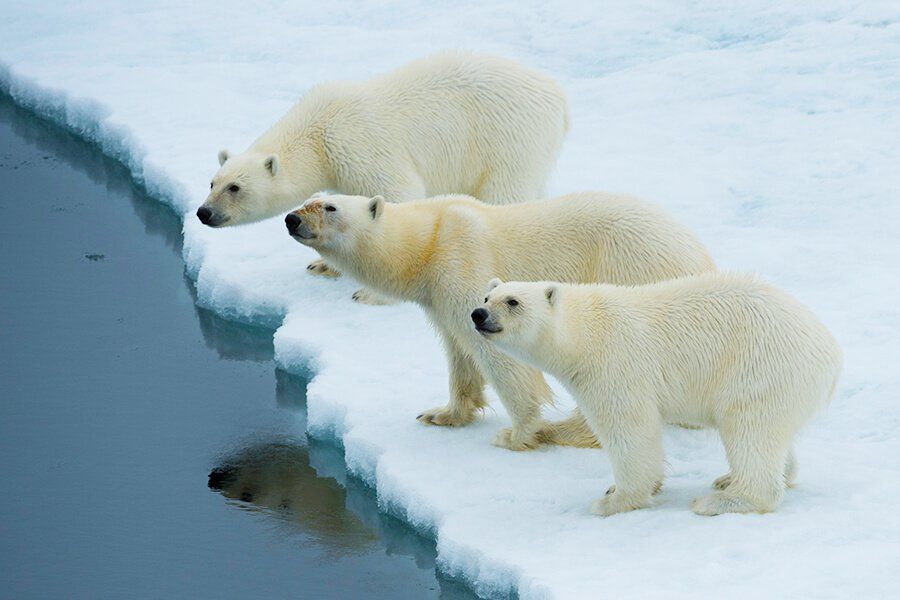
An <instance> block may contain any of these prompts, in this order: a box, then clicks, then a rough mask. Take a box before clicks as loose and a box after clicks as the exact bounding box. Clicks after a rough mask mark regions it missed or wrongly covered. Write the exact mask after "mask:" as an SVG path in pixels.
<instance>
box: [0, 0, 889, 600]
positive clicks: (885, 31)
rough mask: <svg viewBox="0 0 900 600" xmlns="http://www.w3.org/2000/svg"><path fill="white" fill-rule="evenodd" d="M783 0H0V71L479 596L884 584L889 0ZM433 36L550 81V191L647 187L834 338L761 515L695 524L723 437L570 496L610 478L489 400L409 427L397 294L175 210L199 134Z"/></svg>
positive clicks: (734, 264) (674, 440)
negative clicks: (815, 406) (829, 360)
mask: <svg viewBox="0 0 900 600" xmlns="http://www.w3.org/2000/svg"><path fill="white" fill-rule="evenodd" d="M798 4H800V3H775V2H761V1H750V2H743V3H740V6H737V5H735V4H730V3H721V2H712V1H701V2H694V3H690V4H689V5H685V4H683V3H677V4H675V3H673V4H668V3H663V2H654V1H651V2H643V3H633V2H628V1H621V2H611V3H589V2H555V1H526V2H502V3H495V4H490V3H484V2H480V1H478V2H475V1H472V2H462V3H433V4H431V3H426V2H410V3H403V2H401V3H385V4H382V3H379V2H371V3H357V2H348V1H343V0H336V1H334V2H329V3H326V4H322V3H319V2H300V3H298V2H283V3H280V2H273V3H266V4H263V5H261V4H259V3H246V2H234V1H232V0H222V1H220V2H217V3H209V5H208V6H205V7H198V6H195V5H194V4H192V3H184V2H174V1H168V2H167V1H150V2H142V3H120V2H112V1H102V0H95V1H90V2H84V3H80V4H77V5H75V4H72V5H66V6H60V5H57V4H56V3H6V4H5V5H4V7H3V11H2V12H3V19H2V21H0V65H2V66H0V89H2V91H3V92H5V93H7V94H9V95H11V96H12V97H13V98H14V99H15V100H16V101H17V102H18V103H20V104H22V105H24V106H28V107H31V108H33V109H34V110H35V111H37V112H39V113H41V114H43V115H46V116H48V117H50V118H52V119H53V120H55V121H57V122H59V123H61V124H64V125H66V126H68V127H70V128H72V129H73V130H75V131H77V132H79V133H81V134H82V135H83V136H84V137H86V138H90V139H92V140H94V141H96V142H98V143H99V144H100V145H101V146H102V147H103V148H104V149H105V150H106V151H107V152H108V153H109V154H111V155H112V156H114V157H116V158H119V159H120V160H122V161H123V162H124V163H126V164H127V165H129V166H130V168H131V169H132V171H133V172H134V174H135V176H136V177H137V178H138V179H140V180H141V181H143V182H144V184H145V185H146V186H147V188H148V189H149V190H150V192H151V193H153V194H155V195H156V196H157V197H159V198H160V199H161V200H163V201H165V202H168V203H170V204H171V205H172V206H174V207H175V208H176V209H178V210H180V211H184V212H185V213H186V219H185V226H184V235H185V245H184V248H185V250H184V252H185V259H186V261H187V264H188V268H189V270H190V272H191V274H192V276H193V277H195V278H196V280H197V288H198V291H199V302H201V303H202V304H203V305H204V306H206V307H209V308H212V309H214V310H216V311H218V312H219V313H221V314H223V315H225V316H227V317H231V318H235V319H243V320H251V321H262V322H266V323H271V324H275V325H280V327H279V328H278V331H277V333H276V336H275V344H276V350H277V358H278V361H279V363H280V364H281V365H282V366H283V367H284V368H285V369H288V370H291V371H300V370H306V369H310V370H312V372H314V373H315V378H314V379H313V381H312V383H311V384H310V389H309V419H310V420H309V427H310V433H311V434H312V435H314V436H322V437H329V436H334V437H336V438H337V439H339V440H340V441H341V442H342V443H343V446H344V449H345V452H346V459H347V465H348V467H349V469H350V470H351V471H352V472H353V473H354V474H355V475H357V476H359V477H361V478H363V479H364V480H365V481H367V482H369V483H370V484H371V485H373V486H374V487H375V488H376V489H377V493H378V498H379V502H380V503H381V505H382V506H383V507H384V508H385V509H386V510H389V511H391V512H393V513H396V514H399V515H402V516H403V517H404V518H405V519H407V520H408V521H409V522H410V523H412V524H413V525H415V526H417V527H419V528H421V529H422V530H424V531H428V532H430V533H431V534H433V535H434V536H435V538H436V540H437V547H438V552H439V563H440V567H441V568H442V569H443V570H444V571H445V572H446V573H448V574H450V575H453V576H458V577H461V578H464V579H466V580H468V581H469V582H470V583H471V584H472V586H473V587H474V588H475V589H476V590H477V591H478V592H479V593H482V594H485V595H498V594H507V593H511V592H516V593H518V594H519V595H520V596H521V597H523V598H534V597H541V598H544V597H558V598H576V597H609V598H628V597H633V598H654V597H665V598H678V597H697V596H703V595H712V594H715V595H716V596H718V597H728V598H736V597H812V596H815V597H819V598H823V597H846V596H853V597H866V598H874V597H886V596H888V595H891V594H896V593H897V590H898V589H900V570H898V569H897V568H896V567H897V564H898V562H900V517H898V510H897V499H898V497H900V442H898V436H897V432H898V428H900V403H898V397H900V374H898V368H897V364H898V358H900V316H898V315H900V301H898V294H900V281H898V277H900V275H898V270H897V265H898V264H900V242H898V237H897V232H898V231H900V198H898V195H900V4H898V3H896V2H866V3H856V2H849V1H848V2H816V3H808V5H807V6H797V5H798ZM456 47H463V48H469V49H473V50H479V51H488V52H494V53H498V54H502V55H505V56H508V57H511V58H515V59H518V60H521V61H524V62H526V63H528V64H530V65H532V66H535V67H538V68H541V69H543V70H545V71H547V72H549V73H551V74H553V75H554V76H556V77H557V78H558V79H559V80H560V81H561V82H562V83H563V85H564V86H565V88H566V90H567V92H568V94H569V97H570V101H571V104H572V131H571V133H570V135H569V138H568V140H567V142H566V146H565V149H564V151H563V156H562V158H561V160H560V163H559V165H558V167H557V169H556V171H555V175H554V178H553V180H552V182H551V192H552V193H554V194H558V193H563V192H568V191H575V190H588V189H599V190H609V191H623V192H629V193H634V194H638V195H641V196H644V197H646V198H649V199H653V200H655V201H657V202H660V203H662V204H664V205H666V206H668V207H669V208H670V209H671V210H672V211H673V212H674V213H676V214H677V215H678V216H679V217H680V218H681V219H682V220H683V221H684V222H686V223H687V224H689V225H690V226H691V227H693V228H694V230H695V231H697V232H698V234H699V236H700V237H701V239H703V240H704V242H706V244H707V245H708V246H709V248H710V250H711V251H712V253H713V256H714V257H715V258H716V260H717V262H718V264H719V265H720V266H721V267H724V268H728V269H739V270H750V271H756V272H759V273H761V274H763V275H764V276H765V277H766V278H768V279H770V280H772V281H774V282H775V283H777V284H778V285H780V286H781V287H783V288H785V289H786V290H788V291H789V292H791V293H792V294H794V295H796V296H797V297H799V298H800V299H801V300H803V301H804V302H805V303H807V304H809V305H810V306H811V307H813V309H814V310H815V311H816V312H817V313H818V314H819V315H820V316H821V317H822V319H823V320H824V321H825V323H826V324H827V325H828V326H829V327H830V328H831V329H832V330H833V331H834V333H835V334H836V336H837V337H838V339H839V340H840V342H841V344H842V345H843V347H844V350H845V352H846V370H845V374H844V376H843V379H842V383H841V385H840V389H839V391H838V394H837V397H836V398H835V401H834V402H833V404H832V405H831V407H830V409H829V410H828V411H827V412H825V413H824V414H822V415H820V416H819V417H818V418H817V419H816V420H815V421H814V422H813V423H812V424H811V425H810V426H809V427H808V428H807V429H806V430H805V431H804V433H803V435H802V436H801V438H800V439H799V443H798V446H797V451H798V456H799V460H800V468H801V470H800V477H799V486H798V487H797V488H796V489H794V490H791V491H789V492H788V494H787V496H786V499H785V502H784V504H783V505H782V507H781V508H780V509H779V511H778V512H776V513H774V514H769V515H744V516H739V515H726V516H721V517H716V518H702V517H698V516H696V515H694V514H692V513H691V512H690V511H689V510H688V503H689V500H690V499H691V498H692V497H694V496H697V495H699V494H702V493H704V492H706V490H708V489H709V485H710V483H711V482H712V480H713V478H715V477H716V476H718V475H721V474H722V473H724V472H725V470H726V465H725V459H724V454H723V452H722V450H721V446H720V443H719V441H718V438H717V437H716V436H715V435H714V434H711V433H708V432H700V431H684V430H676V429H672V430H670V431H668V432H667V435H666V450H667V457H668V469H667V473H668V478H667V480H666V484H665V487H664V489H663V492H662V493H661V494H660V496H659V497H658V506H657V507H655V508H653V509H649V510H641V511H637V512H633V513H629V514H625V515H619V516H616V517H613V518H610V519H600V518H597V517H594V516H591V515H590V514H588V510H587V509H588V505H589V503H590V501H591V500H593V499H595V498H596V497H598V496H600V495H601V494H602V493H603V491H604V490H606V488H607V486H608V485H609V484H610V483H611V481H612V475H611V473H610V467H609V463H608V461H607V459H606V457H605V455H604V453H603V451H600V450H575V449H563V448H542V449H540V450H538V451H535V452H529V453H512V452H507V451H505V450H501V449H498V448H494V447H492V446H491V445H490V440H491V437H492V435H493V433H494V432H495V430H496V429H497V428H499V427H501V426H504V425H505V424H506V423H507V417H506V415H505V413H504V412H503V410H502V408H499V407H497V408H494V409H491V410H488V412H487V414H486V415H485V418H484V419H483V420H482V421H480V422H479V423H477V424H476V425H474V426H472V427H468V428H465V429H462V430H445V429H439V428H427V427H423V426H422V425H420V424H419V423H417V422H416V420H415V416H416V415H417V414H418V412H419V411H420V409H422V408H428V407H431V406H435V405H438V404H442V403H443V402H444V401H445V399H446V395H447V381H446V376H447V373H446V366H445V364H444V360H443V358H442V355H441V351H440V348H439V345H438V342H437V340H436V338H435V335H434V334H433V332H432V331H431V330H430V328H429V327H428V325H427V324H426V322H425V319H424V318H423V316H422V314H421V313H420V311H419V310H418V309H417V308H416V307H414V306H389V307H368V306H358V305H354V304H352V303H351V301H350V293H351V291H352V290H353V289H354V287H355V286H354V285H353V283H352V282H349V281H329V280H322V279H318V278H313V277H309V276H308V275H307V274H306V271H305V266H306V264H307V262H308V261H309V260H310V259H311V258H312V254H311V253H310V252H309V251H308V250H306V249H304V248H303V247H301V246H300V245H298V244H296V243H295V242H293V241H292V240H290V239H289V238H288V236H287V235H286V233H285V231H284V227H283V224H282V223H281V220H280V219H273V220H270V221H267V222H263V223H259V224H257V225H252V226H247V227H241V228H235V229H225V230H212V229H207V228H204V227H203V226H201V225H200V223H199V222H198V221H197V220H196V219H195V218H193V217H192V215H190V211H191V209H193V208H195V207H196V206H197V205H198V204H199V203H200V202H201V201H202V200H203V198H204V197H205V195H206V190H207V186H208V181H209V178H210V176H211V175H212V174H213V173H214V172H215V170H216V168H217V162H216V151H217V150H218V149H219V148H220V147H229V148H232V149H238V150H239V149H242V148H243V147H245V146H246V145H247V144H249V143H250V142H251V141H252V140H253V139H254V138H255V136H256V135H258V134H259V133H261V132H262V131H263V130H264V129H265V128H266V127H268V126H269V125H270V124H271V123H272V122H274V120H275V119H276V118H277V117H279V116H280V115H281V114H283V113H284V112H285V111H286V110H287V108H288V107H289V106H290V105H291V104H292V103H293V102H294V101H295V100H296V99H297V98H298V97H299V96H300V95H301V94H302V93H303V92H304V91H305V90H306V89H308V88H309V87H310V86H312V85H313V84H315V83H317V82H320V81H324V80H329V79H339V78H345V79H353V78H366V77H369V76H371V75H372V74H374V73H377V72H383V71H387V70H389V69H392V68H394V67H396V66H399V65H401V64H403V63H405V62H406V61H408V60H411V59H413V58H416V57H419V56H422V55H424V54H426V53H429V52H432V51H436V50H439V49H444V48H456ZM282 321H283V323H282ZM558 405H559V406H558V412H559V413H564V412H566V411H567V410H568V408H570V407H571V405H572V404H571V400H570V399H568V398H567V397H565V395H562V394H561V395H560V398H559V402H558ZM494 406H497V404H496V402H495V403H494Z"/></svg>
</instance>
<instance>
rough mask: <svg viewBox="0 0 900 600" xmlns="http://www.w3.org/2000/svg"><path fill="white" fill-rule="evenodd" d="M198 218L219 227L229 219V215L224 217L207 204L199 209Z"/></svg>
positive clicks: (209, 224) (204, 222)
mask: <svg viewBox="0 0 900 600" xmlns="http://www.w3.org/2000/svg"><path fill="white" fill-rule="evenodd" d="M197 218H198V219H200V222H201V223H203V224H204V225H208V226H209V227H219V226H220V225H223V224H224V223H225V221H227V220H228V218H227V217H223V216H222V215H221V214H219V213H217V212H215V211H214V210H213V209H211V208H210V207H208V206H206V205H205V204H204V205H203V206H201V207H200V208H198V209H197Z"/></svg>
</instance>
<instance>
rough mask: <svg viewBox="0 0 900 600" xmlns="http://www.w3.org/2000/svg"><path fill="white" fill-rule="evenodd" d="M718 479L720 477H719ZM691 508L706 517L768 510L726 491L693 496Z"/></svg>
mask: <svg viewBox="0 0 900 600" xmlns="http://www.w3.org/2000/svg"><path fill="white" fill-rule="evenodd" d="M726 477H727V475H726ZM719 479H722V478H721V477H720V478H719ZM717 481H718V480H717ZM691 510H692V511H694V512H695V513H697V514H698V515H704V516H707V517H713V516H715V515H721V514H725V513H749V512H768V510H766V509H762V508H760V507H759V506H756V505H755V504H754V503H753V502H751V501H750V500H748V499H747V498H744V497H742V496H738V495H737V494H729V493H728V492H727V491H723V492H714V493H712V494H709V495H706V496H700V497H699V498H694V501H693V502H691Z"/></svg>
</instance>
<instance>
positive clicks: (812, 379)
mask: <svg viewBox="0 0 900 600" xmlns="http://www.w3.org/2000/svg"><path fill="white" fill-rule="evenodd" d="M489 288H490V289H489V292H488V295H487V298H485V300H484V303H483V304H482V305H481V306H479V307H478V308H476V309H475V310H474V311H473V312H472V314H471V320H472V321H473V322H474V324H475V326H474V328H473V329H474V330H475V331H478V332H479V334H480V335H481V336H482V338H483V339H484V340H486V341H487V342H489V343H490V344H492V345H494V346H496V347H497V348H498V349H501V350H502V351H504V352H506V353H508V354H509V355H510V356H513V357H516V358H518V359H520V360H523V361H525V362H526V363H528V364H531V365H533V366H535V367H537V368H539V369H541V370H544V371H546V372H548V373H550V374H552V375H554V376H555V377H557V378H558V379H559V380H560V381H561V382H562V383H563V384H564V385H565V386H566V388H567V389H568V390H569V391H570V392H571V394H572V395H573V396H574V397H575V399H576V402H577V403H578V407H579V409H581V412H582V414H583V415H584V416H585V417H586V419H587V421H588V423H589V424H590V426H591V428H592V429H593V430H594V432H595V433H596V434H597V438H598V439H599V440H600V442H601V443H602V444H603V445H604V446H605V447H606V449H607V451H608V452H609V457H610V461H611V462H612V468H613V475H614V477H615V485H614V486H613V487H611V488H610V490H609V491H608V492H607V493H606V495H605V496H604V497H603V498H601V499H599V500H597V501H596V502H594V504H593V505H592V507H591V510H592V512H594V513H596V514H599V515H602V516H609V515H612V514H615V513H619V512H624V511H629V510H634V509H637V508H643V507H645V506H648V505H649V504H650V497H651V495H652V494H653V493H654V490H656V489H658V486H659V484H660V482H661V481H662V479H663V447H662V424H663V422H679V423H688V424H692V425H695V426H701V427H714V428H716V429H717V430H718V431H719V434H720V436H721V437H722V441H723V443H724V445H725V451H726V453H727V456H728V463H729V465H730V467H731V471H730V473H728V474H727V475H725V476H723V477H720V478H719V479H717V480H716V481H715V483H714V484H713V485H714V487H715V488H716V489H717V490H718V491H716V492H714V493H712V494H710V495H707V496H702V497H699V498H697V499H695V500H694V501H693V504H692V509H693V510H694V512H696V513H697V514H700V515H718V514H721V513H728V512H736V513H746V512H769V511H772V510H774V509H775V508H776V507H777V506H778V505H779V504H780V503H781V500H782V496H783V495H784V487H785V484H787V485H791V484H792V483H793V481H794V477H795V476H796V470H797V463H796V460H795V458H794V452H793V438H794V435H795V434H796V433H797V431H798V429H799V428H800V427H801V426H802V425H803V424H804V423H805V422H806V421H807V420H809V419H810V417H812V415H813V414H814V413H815V412H816V411H817V410H818V409H820V408H822V407H824V406H825V405H827V404H828V403H829V402H830V400H831V398H832V396H833V395H834V390H835V387H836V385H837V381H838V377H839V375H840V372H841V363H842V357H841V349H840V347H839V346H838V344H837V342H836V341H835V339H834V338H833V337H832V335H831V334H830V333H829V332H828V330H827V329H826V328H825V326H824V325H822V323H821V322H820V321H819V320H818V319H817V318H816V317H815V315H813V314H812V312H811V311H810V310H809V309H808V308H806V307H805V306H803V305H802V304H800V303H799V302H798V301H797V300H795V299H794V298H792V297H791V296H789V295H787V294H786V293H784V292H782V291H780V290H778V289H776V288H774V287H773V286H771V285H769V284H768V283H765V282H764V281H762V280H760V279H758V278H756V277H752V276H748V275H741V274H731V273H722V272H713V273H704V274H701V275H696V276H688V277H681V278H678V279H674V280H671V281H664V282H661V283H655V284H650V285H642V286H635V287H624V286H614V285H566V284H560V283H547V282H539V283H521V282H510V283H500V282H499V281H492V282H491V284H490V286H489Z"/></svg>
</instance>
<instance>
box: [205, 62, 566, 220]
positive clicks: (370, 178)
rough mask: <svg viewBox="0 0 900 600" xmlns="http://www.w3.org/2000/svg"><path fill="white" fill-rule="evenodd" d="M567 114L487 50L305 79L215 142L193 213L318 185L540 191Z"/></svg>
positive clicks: (213, 213)
mask: <svg viewBox="0 0 900 600" xmlns="http://www.w3.org/2000/svg"><path fill="white" fill-rule="evenodd" d="M568 123H569V113H568V105H567V102H566V97H565V93H564V91H563V90H562V88H561V87H560V86H559V84H557V83H556V82H555V81H554V80H553V79H551V78H550V77H548V76H546V75H544V74H542V73H540V72H538V71H535V70H532V69H530V68H527V67H525V66H523V65H520V64H518V63H516V62H513V61H510V60H506V59H503V58H498V57H494V56H487V55H482V54H473V53H468V52H458V51H457V52H449V53H443V54H436V55H433V56H429V57H427V58H423V59H420V60H417V61H414V62H412V63H410V64H408V65H406V66H404V67H402V68H400V69H398V70H396V71H394V72H391V73H388V74H386V75H383V76H381V77H376V78H374V79H371V80H369V81H365V82H331V83H324V84H322V85H319V86H317V87H315V88H313V89H312V90H310V91H309V93H307V94H306V95H305V96H304V97H303V98H302V99H301V100H300V101H299V102H298V103H297V104H296V105H295V106H294V107H293V108H292V109H291V110H290V111H289V112H288V113H287V114H286V115H285V116H284V117H282V118H281V120H279V121H278V122H277V123H276V124H275V125H274V126H273V127H272V128H271V129H269V130H268V131H267V132H265V133H264V134H263V135H262V136H260V138H259V139H257V140H256V141H255V142H254V143H253V144H252V145H251V146H250V147H249V148H248V149H247V150H246V151H245V152H244V153H242V154H239V155H234V156H233V155H230V154H229V153H228V152H227V151H224V150H223V151H221V152H220V153H219V162H220V164H221V168H220V169H219V171H218V173H216V175H215V177H213V179H212V182H211V184H210V188H211V189H210V192H209V196H208V197H207V199H206V201H205V202H204V203H203V205H202V206H201V207H200V208H199V209H198V210H197V216H198V217H199V219H200V220H201V221H202V222H203V223H205V224H206V225H209V226H210V227H226V226H231V225H238V224H241V223H248V222H252V221H258V220H261V219H265V218H268V217H271V216H274V215H277V214H283V213H285V212H287V211H289V210H291V209H293V208H296V207H297V206H298V205H299V204H301V203H302V202H303V201H304V200H306V199H307V198H309V197H310V196H312V195H313V194H314V193H315V192H319V191H323V190H332V191H335V192H338V193H343V194H353V195H364V196H374V195H376V194H377V195H381V196H384V198H385V199H387V200H388V201H405V200H411V199H417V198H426V197H429V196H435V195H438V194H467V195H470V196H474V197H476V198H479V199H480V200H483V201H485V202H488V203H492V204H507V203H512V202H521V201H525V200H534V199H537V198H542V197H544V195H545V190H544V187H545V184H546V181H547V177H548V176H549V174H550V171H551V169H552V168H553V165H554V162H555V161H556V157H557V155H558V154H559V150H560V148H561V146H562V142H563V138H564V137H565V134H566V131H567V130H568Z"/></svg>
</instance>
